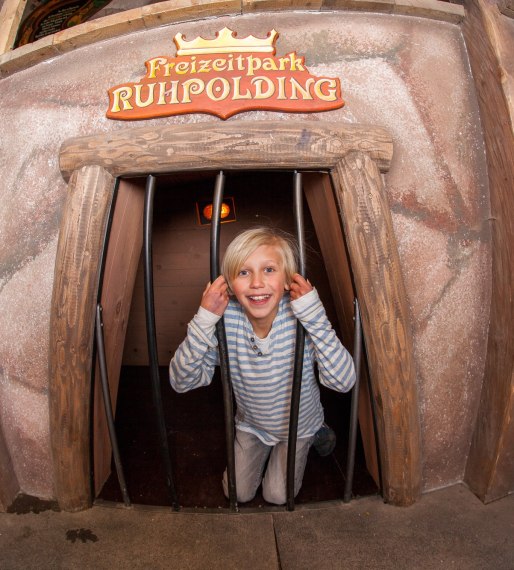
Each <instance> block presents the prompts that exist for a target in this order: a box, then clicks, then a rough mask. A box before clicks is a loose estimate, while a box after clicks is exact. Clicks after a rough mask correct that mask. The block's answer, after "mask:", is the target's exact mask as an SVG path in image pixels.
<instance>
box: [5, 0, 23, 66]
mask: <svg viewBox="0 0 514 570" xmlns="http://www.w3.org/2000/svg"><path fill="white" fill-rule="evenodd" d="M26 4H27V0H4V3H3V4H2V9H1V10H0V55H2V54H4V53H7V52H8V51H9V50H11V49H12V48H13V46H14V42H15V40H16V35H17V34H18V28H19V27H20V24H21V19H22V18H23V12H24V10H25V5H26Z"/></svg>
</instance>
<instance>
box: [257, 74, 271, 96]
mask: <svg viewBox="0 0 514 570" xmlns="http://www.w3.org/2000/svg"><path fill="white" fill-rule="evenodd" d="M264 83H266V87H267V90H266V91H263V84H264ZM252 85H255V99H269V98H270V97H273V94H274V93H275V86H274V85H273V81H271V79H269V78H268V77H264V76H259V77H254V78H253V79H252Z"/></svg>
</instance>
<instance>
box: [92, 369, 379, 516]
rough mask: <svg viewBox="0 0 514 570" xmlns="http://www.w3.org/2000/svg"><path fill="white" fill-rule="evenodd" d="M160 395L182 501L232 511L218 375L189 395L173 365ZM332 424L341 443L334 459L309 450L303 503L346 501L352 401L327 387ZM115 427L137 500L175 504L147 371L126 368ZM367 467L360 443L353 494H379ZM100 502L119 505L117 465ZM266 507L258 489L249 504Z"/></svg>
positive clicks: (163, 373) (132, 494)
mask: <svg viewBox="0 0 514 570" xmlns="http://www.w3.org/2000/svg"><path fill="white" fill-rule="evenodd" d="M160 374H161V386H162V398H163V405H164V409H165V415H166V425H167V428H168V436H169V444H170V449H171V454H172V462H173V466H174V477H175V484H176V487H177V491H178V494H179V502H180V504H181V506H184V507H189V508H219V507H222V508H226V507H227V506H228V501H227V499H226V498H225V497H224V495H223V492H222V489H221V475H222V473H223V470H224V469H225V465H226V461H225V457H226V453H225V442H224V424H223V403H222V394H221V385H220V381H219V377H218V374H216V375H215V377H214V380H213V382H212V384H211V386H208V387H206V388H199V389H197V390H193V391H191V392H188V393H186V394H177V393H175V392H174V391H173V390H172V388H171V387H170V385H169V382H168V378H167V368H165V367H164V368H161V370H160ZM322 402H323V406H324V408H325V417H326V421H327V423H329V425H331V426H332V427H333V429H334V430H335V431H336V433H337V438H338V439H337V440H338V443H337V446H336V449H335V451H334V453H333V454H332V455H330V456H328V457H320V456H319V455H318V454H317V453H316V452H315V451H314V449H311V451H310V454H309V460H308V462H307V468H306V471H305V476H304V481H303V486H302V489H301V491H300V493H299V495H298V497H297V499H296V503H297V504H305V503H311V502H322V501H333V500H339V499H342V497H343V491H344V472H345V469H346V446H347V437H348V435H347V434H348V418H349V414H350V410H349V402H350V396H349V395H345V394H338V393H336V392H333V391H331V390H325V389H323V388H322ZM116 429H117V434H118V439H119V446H120V453H121V457H122V461H123V468H124V471H125V478H126V482H127V488H128V492H129V495H130V498H131V501H132V502H133V503H136V504H145V505H161V506H165V505H169V504H170V500H169V498H168V495H167V490H166V486H165V482H164V481H165V478H164V471H163V469H162V463H161V458H160V452H159V448H158V438H157V431H156V422H155V415H154V412H153V405H152V397H151V384H150V375H149V369H148V368H146V367H123V368H122V371H121V378H120V389H119V394H118V403H117V413H116ZM377 493H378V489H377V487H376V485H375V483H374V481H373V479H372V478H371V476H370V475H369V473H368V471H367V470H366V467H365V463H364V457H363V451H362V445H361V442H360V438H359V444H358V449H357V454H356V465H355V475H354V485H353V495H354V496H366V495H373V494H377ZM99 498H100V499H103V500H106V501H116V502H121V501H122V496H121V492H120V490H119V484H118V480H117V476H116V471H115V468H114V465H113V467H112V473H111V476H110V477H109V479H108V480H107V482H106V484H105V485H104V487H103V489H102V491H101V493H100V495H99ZM244 506H245V507H252V508H259V507H265V506H267V503H266V502H265V501H264V500H263V498H262V495H261V494H260V492H258V493H257V496H256V497H255V499H254V500H253V501H252V502H250V503H246V504H245V505H244Z"/></svg>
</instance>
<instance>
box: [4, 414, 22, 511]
mask: <svg viewBox="0 0 514 570" xmlns="http://www.w3.org/2000/svg"><path fill="white" fill-rule="evenodd" d="M19 490H20V485H19V483H18V479H17V477H16V473H15V472H14V466H13V464H12V460H11V455H10V454H9V450H8V449H7V445H6V443H5V438H4V433H3V431H2V426H1V424H0V512H5V511H6V510H7V508H8V507H9V506H10V505H11V504H12V502H13V501H14V499H15V497H16V495H17V494H18V492H19Z"/></svg>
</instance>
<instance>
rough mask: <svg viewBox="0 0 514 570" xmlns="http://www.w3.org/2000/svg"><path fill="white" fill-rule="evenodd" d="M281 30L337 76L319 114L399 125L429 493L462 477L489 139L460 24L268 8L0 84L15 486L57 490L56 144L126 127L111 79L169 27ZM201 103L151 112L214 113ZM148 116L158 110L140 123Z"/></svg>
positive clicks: (2, 331) (0, 394)
mask: <svg viewBox="0 0 514 570" xmlns="http://www.w3.org/2000/svg"><path fill="white" fill-rule="evenodd" d="M224 26H228V27H230V28H232V29H234V30H236V31H237V32H238V34H239V35H240V36H245V35H248V34H250V33H251V34H254V35H257V36H259V35H261V36H265V35H266V34H267V32H268V31H269V30H271V29H273V28H275V29H277V30H278V31H279V32H280V38H279V40H278V42H277V54H279V55H280V54H286V53H288V52H290V51H294V50H296V51H297V53H298V54H300V55H304V56H305V59H306V65H307V66H308V68H309V70H310V71H311V72H312V73H315V74H317V75H327V76H338V77H339V78H340V79H341V84H342V90H343V97H344V99H345V101H346V105H345V107H343V108H342V109H340V110H337V111H331V112H327V113H321V114H316V115H291V114H277V113H268V112H263V111H256V112H250V113H243V114H240V115H236V116H235V117H233V118H232V119H230V120H235V121H237V120H240V119H245V120H255V121H259V120H262V119H269V118H274V119H279V120H283V121H287V120H288V119H289V118H295V119H305V120H310V121H329V122H330V121H342V122H348V123H367V124H369V123H371V124H375V125H378V126H382V127H385V128H386V129H388V130H389V132H391V133H392V135H393V140H394V145H395V154H394V158H393V163H392V167H391V169H390V172H389V173H388V174H387V175H385V183H386V187H387V190H388V195H389V200H390V207H391V211H392V215H393V221H394V228H395V232H396V237H397V240H398V245H399V250H400V256H401V262H402V267H403V272H404V279H405V283H406V288H407V293H408V298H409V303H410V308H411V318H412V324H413V331H414V342H415V354H416V361H417V362H416V364H417V370H418V386H419V394H420V405H421V410H420V412H421V420H422V437H423V449H422V456H423V476H424V489H425V490H429V489H433V488H437V487H440V486H445V485H448V484H451V483H453V482H455V481H460V480H462V477H463V473H464V468H465V462H466V458H467V453H468V450H469V445H470V439H471V433H472V430H473V424H474V418H475V416H476V410H477V405H478V398H479V394H480V388H481V382H482V376H483V368H484V359H485V348H486V342H485V341H486V336H487V327H488V318H489V313H488V311H489V309H488V307H489V296H490V259H491V251H490V247H491V246H490V236H489V230H488V222H487V220H488V217H489V195H488V187H487V178H486V166H485V157H484V145H483V139H482V134H481V128H480V119H479V116H478V108H477V102H476V98H475V95H474V86H473V81H472V77H471V73H470V68H469V63H468V59H467V54H466V49H465V45H464V41H463V37H462V34H461V31H460V28H459V26H457V25H454V24H451V23H445V22H437V21H432V20H429V19H421V18H416V17H409V16H392V15H385V14H371V13H352V12H333V13H331V12H325V13H323V12H312V13H309V12H278V13H270V14H266V13H261V14H255V15H246V16H238V17H234V18H231V17H222V18H217V19H208V20H202V21H198V22H188V23H182V24H176V25H167V26H164V27H161V28H157V29H152V30H146V31H141V32H134V33H131V34H128V35H125V36H122V37H120V38H116V39H110V40H105V41H102V42H98V43H96V44H93V45H89V46H85V47H83V48H79V49H76V50H75V51H72V52H70V53H65V54H62V55H60V56H59V57H56V58H54V59H50V60H48V61H45V62H44V63H40V64H38V65H35V66H33V67H30V68H28V69H26V70H24V71H19V72H18V73H15V74H13V75H11V76H9V77H5V78H3V79H1V80H0V121H1V124H2V125H3V136H2V138H1V141H0V149H1V150H0V175H1V180H2V184H1V189H0V192H1V200H0V236H1V240H0V422H1V426H2V429H3V431H4V436H5V440H6V445H7V448H8V449H9V451H10V455H11V458H12V461H13V465H14V469H15V473H16V476H17V479H18V481H19V485H20V488H21V490H22V491H23V492H25V493H28V494H33V495H37V496H39V497H42V498H49V497H52V496H53V495H52V493H53V490H52V463H51V457H50V448H49V433H48V396H47V390H48V369H47V361H48V351H49V350H51V347H49V346H48V345H49V311H50V298H51V292H52V284H53V265H54V258H55V252H56V241H57V235H58V231H59V221H60V214H61V209H62V206H63V201H64V197H65V194H66V184H65V182H64V180H63V179H62V177H61V175H60V171H59V167H58V162H57V158H58V153H59V147H60V145H61V144H62V142H63V141H65V140H66V139H68V138H70V137H73V136H81V135H87V134H93V133H98V132H108V131H114V130H117V129H120V128H126V127H127V126H128V125H127V123H124V122H115V121H110V120H108V119H106V118H105V112H106V110H107V104H108V100H107V95H106V92H107V89H108V88H109V87H112V86H114V85H117V84H120V83H125V82H127V81H136V80H138V79H139V78H140V77H141V76H142V75H143V74H144V72H145V69H144V61H145V60H147V59H150V58H152V57H155V56H158V55H170V56H173V55H175V46H174V44H173V42H172V39H173V36H174V35H175V34H176V33H178V32H182V33H183V34H185V35H186V37H187V38H188V39H191V38H193V37H196V36H198V35H201V36H203V37H210V38H212V37H214V34H215V32H216V31H218V30H220V29H222V28H223V27H224ZM212 121H218V119H216V118H214V117H211V116H208V115H194V116H180V117H176V118H166V119H158V120H154V121H153V123H154V124H156V125H157V124H162V123H164V122H168V123H187V122H212ZM146 124H152V121H148V122H146Z"/></svg>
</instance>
